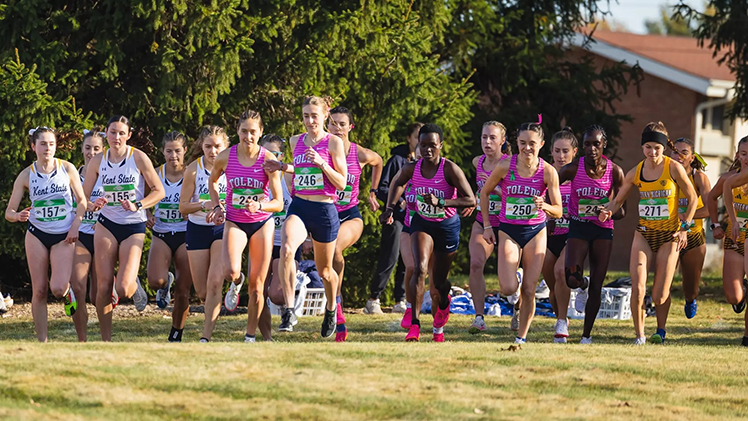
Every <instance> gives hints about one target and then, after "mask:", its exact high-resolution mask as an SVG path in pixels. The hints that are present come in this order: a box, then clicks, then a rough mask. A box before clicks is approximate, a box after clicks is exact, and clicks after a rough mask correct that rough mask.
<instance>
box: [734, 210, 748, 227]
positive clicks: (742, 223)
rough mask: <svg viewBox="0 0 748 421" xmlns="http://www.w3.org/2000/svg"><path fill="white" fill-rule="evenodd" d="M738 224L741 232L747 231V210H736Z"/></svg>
mask: <svg viewBox="0 0 748 421" xmlns="http://www.w3.org/2000/svg"><path fill="white" fill-rule="evenodd" d="M735 216H737V220H738V226H739V227H740V231H741V232H746V231H748V212H737V214H736V215H735Z"/></svg>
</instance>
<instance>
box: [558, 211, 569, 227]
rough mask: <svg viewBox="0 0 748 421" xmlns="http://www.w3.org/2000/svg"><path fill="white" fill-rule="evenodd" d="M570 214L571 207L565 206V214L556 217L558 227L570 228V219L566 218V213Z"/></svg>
mask: <svg viewBox="0 0 748 421" xmlns="http://www.w3.org/2000/svg"><path fill="white" fill-rule="evenodd" d="M568 214H569V209H568V208H567V207H565V206H564V215H563V216H562V217H561V218H560V219H556V228H560V229H564V228H566V229H569V220H568V219H566V215H568Z"/></svg>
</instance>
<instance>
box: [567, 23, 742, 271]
mask: <svg viewBox="0 0 748 421" xmlns="http://www.w3.org/2000/svg"><path fill="white" fill-rule="evenodd" d="M594 39H595V40H596V42H593V43H590V44H588V45H587V46H585V48H582V46H583V44H582V43H583V41H584V36H583V35H581V34H580V35H577V38H576V39H575V41H574V42H575V45H576V46H577V49H576V51H575V53H576V54H590V55H592V56H593V58H594V60H595V61H596V62H598V63H599V64H600V65H601V66H602V65H604V64H606V63H608V64H610V62H625V63H630V64H632V65H633V64H635V63H638V64H639V66H640V67H641V68H642V70H643V72H644V80H643V81H642V82H641V85H640V87H639V89H630V90H629V92H628V93H627V94H626V95H625V96H624V97H623V99H622V101H621V102H620V103H619V104H617V106H616V111H617V112H619V113H622V114H628V115H630V116H631V117H632V118H633V122H631V123H624V124H623V126H622V127H621V130H622V138H621V139H620V143H619V147H618V151H617V154H616V162H617V163H618V165H620V166H621V168H623V170H624V172H627V171H628V170H630V169H631V168H633V167H634V166H635V165H636V164H637V163H638V162H639V161H641V160H642V159H643V158H644V156H643V154H642V150H641V142H640V136H641V131H642V129H643V128H644V126H645V125H646V124H647V123H648V122H650V121H658V120H659V121H662V122H663V123H665V126H666V127H667V128H668V131H669V133H670V137H671V138H672V139H677V138H679V137H688V138H690V139H693V140H694V142H695V144H696V146H695V148H696V152H698V153H700V154H701V155H702V156H703V157H704V158H705V160H706V161H707V163H708V168H707V175H708V176H709V179H710V180H711V182H712V183H715V182H716V181H717V179H718V178H719V175H720V174H721V173H723V172H724V171H725V170H726V168H727V167H728V166H729V164H730V163H731V162H732V159H733V157H734V155H735V150H736V147H735V146H736V143H737V141H738V140H739V139H740V138H741V137H743V136H746V135H748V122H747V121H745V120H737V121H735V122H732V121H730V120H729V119H727V118H726V115H727V113H726V111H725V109H726V107H729V104H730V103H731V102H732V101H733V99H734V90H733V89H732V88H733V86H734V84H735V77H734V76H733V75H732V74H731V73H730V71H729V69H727V67H726V66H720V65H719V64H718V63H717V59H715V58H713V57H712V52H711V50H709V49H706V48H700V47H699V46H698V45H697V41H696V39H694V38H688V37H670V36H659V35H636V34H630V33H623V32H607V31H606V32H602V31H599V32H595V34H594ZM637 202H638V191H636V189H634V191H632V192H631V194H630V195H629V199H628V201H627V211H628V216H627V217H626V218H624V219H623V220H621V221H617V222H616V226H615V240H614V250H616V252H615V253H613V256H612V257H611V264H610V269H611V270H624V271H627V270H628V265H629V255H630V253H629V251H630V249H631V241H632V239H633V235H634V231H635V229H636V223H637V208H636V203H637ZM706 224H707V226H708V224H709V221H707V222H706ZM707 238H708V242H709V243H710V244H709V245H708V251H707V265H709V264H710V262H712V264H718V265H720V266H721V250H720V249H719V245H717V244H716V243H715V242H714V240H713V237H712V236H711V232H709V229H708V228H707Z"/></svg>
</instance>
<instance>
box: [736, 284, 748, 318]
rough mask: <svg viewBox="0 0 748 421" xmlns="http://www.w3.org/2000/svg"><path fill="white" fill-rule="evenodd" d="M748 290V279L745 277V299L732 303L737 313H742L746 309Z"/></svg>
mask: <svg viewBox="0 0 748 421" xmlns="http://www.w3.org/2000/svg"><path fill="white" fill-rule="evenodd" d="M746 290H748V280H746V279H745V278H744V279H743V300H742V301H740V302H739V303H737V304H733V305H732V311H734V312H735V313H737V314H740V313H742V312H743V310H745V300H746V297H745V296H746Z"/></svg>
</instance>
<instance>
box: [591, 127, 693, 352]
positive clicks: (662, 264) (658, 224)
mask: <svg viewBox="0 0 748 421" xmlns="http://www.w3.org/2000/svg"><path fill="white" fill-rule="evenodd" d="M641 141H642V142H641V143H642V152H643V153H644V156H645V157H646V159H645V160H643V161H642V162H640V163H639V165H637V166H636V167H635V168H633V169H632V170H631V171H629V172H628V174H626V178H625V179H624V182H623V184H622V186H621V188H620V190H619V191H618V194H616V196H615V197H614V198H613V199H612V200H611V201H610V202H609V203H608V205H607V206H606V207H605V209H603V210H601V211H600V215H599V220H600V222H606V221H608V220H609V219H611V216H612V215H613V213H615V212H617V211H618V209H619V208H620V207H621V206H623V203H624V202H625V201H626V197H627V196H628V194H629V191H630V190H631V188H632V187H634V186H637V187H638V189H639V226H638V227H637V229H636V233H635V234H634V241H633V243H632V244H631V264H630V271H631V284H632V290H631V316H632V318H633V319H634V330H635V333H636V339H635V341H634V344H635V345H643V344H645V343H646V342H647V338H646V337H645V336H644V317H645V316H646V311H645V310H644V296H645V295H646V292H647V273H648V268H649V264H650V262H652V260H653V259H654V263H655V276H654V284H653V287H652V302H653V303H654V305H655V311H656V313H657V332H655V334H654V335H652V337H651V338H650V340H651V341H652V342H654V343H664V342H665V333H666V332H665V327H666V324H667V311H668V309H669V308H670V285H671V284H672V282H673V275H674V273H675V265H676V264H677V263H678V252H679V251H680V250H681V249H683V248H685V247H686V245H687V244H688V239H687V235H688V232H689V230H690V229H691V227H692V226H693V225H692V224H693V215H694V213H695V212H696V206H697V203H698V196H697V195H696V191H695V190H694V188H693V185H692V184H691V183H690V182H689V181H688V175H687V174H686V171H685V170H684V169H683V166H682V165H680V164H678V163H677V162H675V161H672V160H671V159H670V158H669V157H667V156H665V148H666V147H668V146H669V147H670V149H672V150H675V147H674V146H673V144H672V142H671V141H670V139H669V138H668V134H667V129H666V128H665V125H664V124H662V122H656V123H649V124H647V125H646V126H645V127H644V131H643V132H642V137H641ZM678 189H680V190H683V192H684V193H685V196H686V199H687V200H688V206H687V208H686V211H685V212H684V213H683V215H684V216H683V219H682V220H681V221H680V222H679V221H678V218H679V216H678V206H677V202H678Z"/></svg>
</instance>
